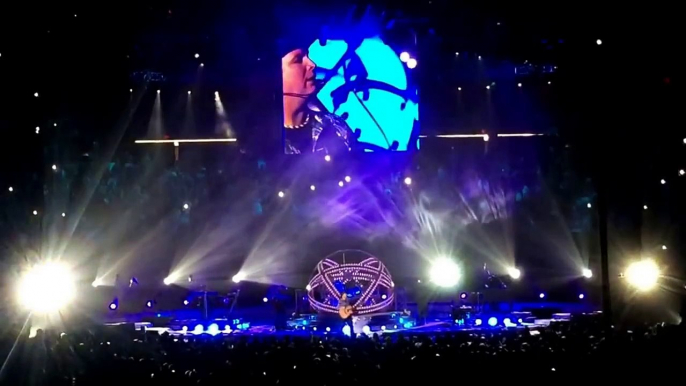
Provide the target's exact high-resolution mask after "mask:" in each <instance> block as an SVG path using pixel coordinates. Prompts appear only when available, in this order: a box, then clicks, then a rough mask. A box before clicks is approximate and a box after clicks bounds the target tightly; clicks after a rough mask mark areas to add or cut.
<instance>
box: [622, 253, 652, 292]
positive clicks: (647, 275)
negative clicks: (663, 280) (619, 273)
mask: <svg viewBox="0 0 686 386" xmlns="http://www.w3.org/2000/svg"><path fill="white" fill-rule="evenodd" d="M659 277H660V269H659V268H658V266H657V264H656V263H655V261H653V260H650V259H646V260H641V261H636V262H633V263H631V264H630V265H629V267H628V268H627V270H626V272H625V278H626V280H627V281H628V282H629V284H631V285H632V286H634V287H635V288H636V289H637V290H639V291H642V292H644V291H648V290H651V289H653V288H654V287H655V285H656V284H657V280H658V279H659Z"/></svg>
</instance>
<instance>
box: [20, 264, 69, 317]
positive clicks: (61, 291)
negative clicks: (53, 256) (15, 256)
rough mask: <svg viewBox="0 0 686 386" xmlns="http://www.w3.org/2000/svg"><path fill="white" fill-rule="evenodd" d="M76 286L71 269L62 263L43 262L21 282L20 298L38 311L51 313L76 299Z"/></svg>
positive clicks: (21, 301) (23, 302)
mask: <svg viewBox="0 0 686 386" xmlns="http://www.w3.org/2000/svg"><path fill="white" fill-rule="evenodd" d="M75 295H76V286H75V281H74V277H73V276H72V273H71V271H70V270H69V268H67V267H66V266H65V265H63V264H60V263H43V264H39V265H36V266H34V267H32V268H31V269H30V270H29V271H28V272H26V273H25V274H24V276H23V277H22V278H21V281H20V282H19V287H18V293H17V296H18V300H19V303H20V304H21V305H22V306H23V307H26V308H27V309H29V310H31V311H33V312H37V313H51V312H56V311H59V310H61V309H63V308H65V307H66V306H67V305H69V303H70V302H71V301H72V300H74V297H75Z"/></svg>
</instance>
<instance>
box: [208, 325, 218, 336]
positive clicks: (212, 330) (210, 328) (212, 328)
mask: <svg viewBox="0 0 686 386" xmlns="http://www.w3.org/2000/svg"><path fill="white" fill-rule="evenodd" d="M207 333H208V334H210V335H217V334H219V325H218V324H217V323H212V324H210V325H209V326H207Z"/></svg>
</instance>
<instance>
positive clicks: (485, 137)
mask: <svg viewBox="0 0 686 386" xmlns="http://www.w3.org/2000/svg"><path fill="white" fill-rule="evenodd" d="M482 138H483V139H484V142H488V140H489V139H491V137H490V136H489V135H488V134H484V135H483V136H482Z"/></svg>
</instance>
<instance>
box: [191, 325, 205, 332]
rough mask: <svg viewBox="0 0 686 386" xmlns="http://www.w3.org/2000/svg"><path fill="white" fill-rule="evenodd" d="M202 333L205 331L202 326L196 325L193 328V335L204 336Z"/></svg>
mask: <svg viewBox="0 0 686 386" xmlns="http://www.w3.org/2000/svg"><path fill="white" fill-rule="evenodd" d="M202 331H203V326H202V324H196V325H195V327H193V333H194V334H202Z"/></svg>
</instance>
